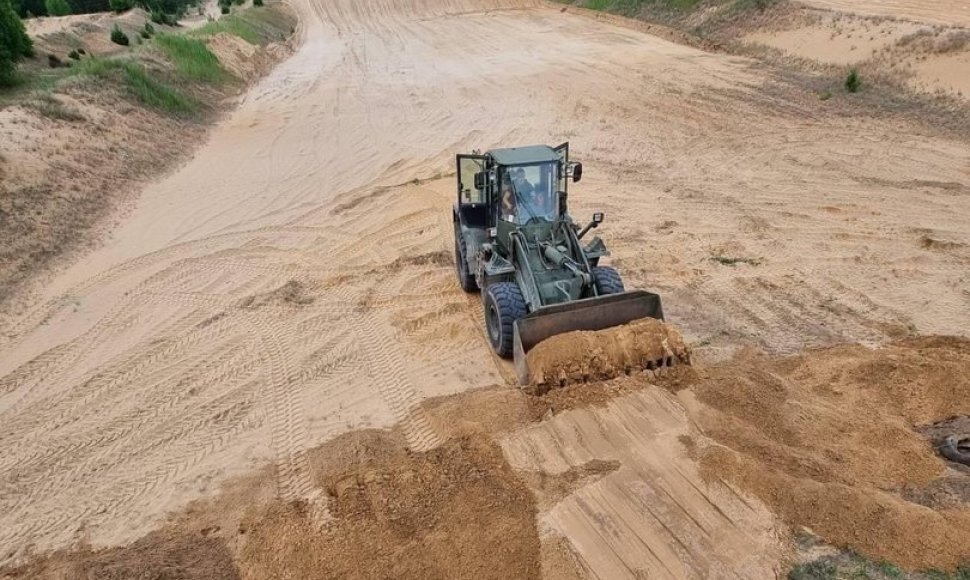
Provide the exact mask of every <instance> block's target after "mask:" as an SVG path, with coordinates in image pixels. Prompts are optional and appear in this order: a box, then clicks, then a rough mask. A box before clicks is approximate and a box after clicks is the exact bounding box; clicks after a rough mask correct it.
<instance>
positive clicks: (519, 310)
mask: <svg viewBox="0 0 970 580" xmlns="http://www.w3.org/2000/svg"><path fill="white" fill-rule="evenodd" d="M484 298H485V300H484V303H485V304H484V306H485V333H486V335H487V336H488V342H489V344H491V345H492V350H494V351H495V354H497V355H499V356H500V357H502V358H509V357H511V356H512V332H513V330H512V324H513V323H515V321H516V320H518V319H520V318H522V317H523V316H525V315H526V314H528V313H529V312H528V309H527V308H526V305H525V298H523V297H522V291H521V290H520V289H519V285H518V284H516V283H515V282H497V283H495V284H492V285H491V286H489V287H488V288H487V289H486V290H485V296H484Z"/></svg>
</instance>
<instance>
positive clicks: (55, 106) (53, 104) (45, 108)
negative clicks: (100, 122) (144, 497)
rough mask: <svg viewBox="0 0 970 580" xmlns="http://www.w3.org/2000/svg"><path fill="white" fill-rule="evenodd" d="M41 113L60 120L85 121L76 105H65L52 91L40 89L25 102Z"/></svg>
mask: <svg viewBox="0 0 970 580" xmlns="http://www.w3.org/2000/svg"><path fill="white" fill-rule="evenodd" d="M25 104H26V105H27V106H29V107H30V108H32V109H34V110H36V111H37V112H38V113H40V114H41V115H43V116H45V117H47V118H49V119H57V120H58V121H70V122H74V121H83V120H84V119H85V117H84V115H82V114H81V112H80V111H78V110H77V109H75V108H74V107H71V106H68V105H65V104H64V103H62V102H61V101H59V100H58V99H57V97H55V96H54V95H52V94H51V93H50V92H46V91H39V92H38V93H37V94H36V96H35V97H34V98H32V99H31V100H29V101H27V102H26V103H25Z"/></svg>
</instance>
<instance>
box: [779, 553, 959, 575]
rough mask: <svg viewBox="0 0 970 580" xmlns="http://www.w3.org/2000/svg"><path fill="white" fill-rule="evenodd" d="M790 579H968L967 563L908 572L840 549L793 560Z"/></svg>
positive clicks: (893, 565) (887, 563) (884, 562)
mask: <svg viewBox="0 0 970 580" xmlns="http://www.w3.org/2000/svg"><path fill="white" fill-rule="evenodd" d="M788 579H789V580H828V579H832V580H835V579H838V580H843V579H845V580H970V567H967V566H966V565H965V566H961V567H959V568H957V569H956V570H955V571H953V572H952V573H947V572H940V571H939V570H924V571H922V572H911V571H907V570H903V569H902V568H900V567H898V566H896V565H895V564H891V563H889V562H886V561H882V562H878V563H876V562H873V561H871V560H868V559H867V558H865V557H864V556H860V555H859V554H856V553H854V552H851V551H839V552H837V553H835V554H832V555H828V556H822V557H820V558H818V559H816V560H812V561H810V562H803V563H800V564H796V565H795V566H794V567H792V569H791V570H790V571H789V572H788Z"/></svg>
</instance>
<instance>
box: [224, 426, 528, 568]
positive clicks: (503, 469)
mask: <svg viewBox="0 0 970 580" xmlns="http://www.w3.org/2000/svg"><path fill="white" fill-rule="evenodd" d="M322 449H323V452H321V453H319V454H318V455H317V457H318V459H317V460H316V461H315V463H316V466H315V467H316V470H317V471H318V473H319V474H320V475H319V479H320V482H321V483H322V485H323V487H324V489H325V490H326V492H327V495H328V496H329V498H330V510H331V512H332V514H333V516H334V520H333V522H332V523H331V524H330V525H329V526H328V527H327V528H326V529H322V530H321V529H319V528H318V527H317V526H316V525H315V524H314V523H313V521H312V518H311V517H309V515H308V513H307V509H306V506H305V505H303V504H299V503H291V504H281V503H277V504H274V505H272V506H271V507H270V508H269V509H267V510H259V511H258V512H255V513H253V514H251V516H250V517H249V518H247V519H246V520H244V522H243V526H244V527H245V528H246V530H247V536H248V539H247V543H246V547H245V548H244V549H243V551H242V554H241V559H240V568H241V570H242V571H243V573H242V575H243V577H244V578H253V579H256V578H429V579H431V578H496V579H498V578H502V579H504V578H537V577H538V576H539V571H540V564H539V558H540V555H539V536H538V532H537V530H536V524H535V513H536V506H535V500H534V498H533V496H532V494H531V493H530V491H529V490H528V488H527V487H526V486H525V484H524V483H523V482H521V481H520V480H519V478H518V477H517V476H516V475H514V474H513V472H512V470H511V469H510V468H509V466H508V465H507V464H506V462H505V459H504V457H503V456H502V451H501V450H500V449H499V447H498V446H496V445H495V444H494V443H492V442H490V441H488V440H487V439H486V438H485V437H464V438H458V439H452V440H450V441H448V442H447V443H445V444H444V445H442V446H440V447H438V448H436V449H434V450H432V451H429V452H427V453H420V454H419V453H411V452H409V451H407V450H406V448H405V447H404V446H403V443H402V441H400V440H399V439H398V438H397V437H396V436H394V435H393V434H392V433H390V432H387V431H358V432H354V433H349V434H347V435H346V436H343V437H341V438H338V439H337V440H335V441H333V442H331V443H330V444H327V445H326V446H324V448H322Z"/></svg>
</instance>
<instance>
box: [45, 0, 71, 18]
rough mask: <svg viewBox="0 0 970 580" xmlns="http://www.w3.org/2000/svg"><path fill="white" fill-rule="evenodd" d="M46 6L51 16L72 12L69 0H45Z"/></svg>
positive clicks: (65, 14)
mask: <svg viewBox="0 0 970 580" xmlns="http://www.w3.org/2000/svg"><path fill="white" fill-rule="evenodd" d="M44 6H45V7H47V13H48V14H50V15H51V16H67V15H68V14H70V13H71V5H70V4H68V3H67V0H44Z"/></svg>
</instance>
